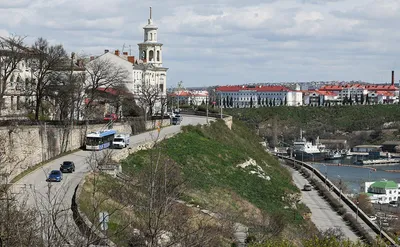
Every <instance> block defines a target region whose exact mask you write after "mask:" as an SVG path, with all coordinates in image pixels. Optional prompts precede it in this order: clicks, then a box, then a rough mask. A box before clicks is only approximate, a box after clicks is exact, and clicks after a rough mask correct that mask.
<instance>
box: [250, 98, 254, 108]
mask: <svg viewBox="0 0 400 247" xmlns="http://www.w3.org/2000/svg"><path fill="white" fill-rule="evenodd" d="M250 108H253V97H250Z"/></svg>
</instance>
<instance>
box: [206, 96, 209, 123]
mask: <svg viewBox="0 0 400 247" xmlns="http://www.w3.org/2000/svg"><path fill="white" fill-rule="evenodd" d="M208 101H209V99H208V94H207V98H206V121H207V125H208Z"/></svg>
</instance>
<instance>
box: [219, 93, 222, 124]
mask: <svg viewBox="0 0 400 247" xmlns="http://www.w3.org/2000/svg"><path fill="white" fill-rule="evenodd" d="M219 109H220V111H221V119H222V92H219Z"/></svg>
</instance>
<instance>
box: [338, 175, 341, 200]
mask: <svg viewBox="0 0 400 247" xmlns="http://www.w3.org/2000/svg"><path fill="white" fill-rule="evenodd" d="M337 176H338V178H339V189H340V191H339V200H340V204H342V178H341V177H340V175H337Z"/></svg>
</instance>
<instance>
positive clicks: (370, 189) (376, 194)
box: [364, 180, 400, 204]
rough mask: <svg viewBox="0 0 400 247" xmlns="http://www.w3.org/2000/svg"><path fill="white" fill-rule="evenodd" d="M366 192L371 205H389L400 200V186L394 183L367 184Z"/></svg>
mask: <svg viewBox="0 0 400 247" xmlns="http://www.w3.org/2000/svg"><path fill="white" fill-rule="evenodd" d="M364 192H365V193H367V195H368V196H369V198H370V200H371V203H380V204H387V203H389V202H391V201H398V200H399V193H400V186H399V184H397V183H396V182H394V181H387V180H383V181H377V182H365V187H364Z"/></svg>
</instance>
